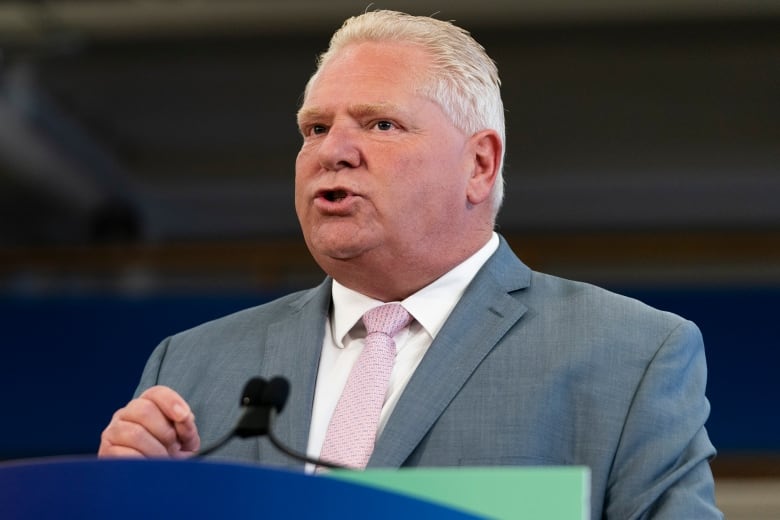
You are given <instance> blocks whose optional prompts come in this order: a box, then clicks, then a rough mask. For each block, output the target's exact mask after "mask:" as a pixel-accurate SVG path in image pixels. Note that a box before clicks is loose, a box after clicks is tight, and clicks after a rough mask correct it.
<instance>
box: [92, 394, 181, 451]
mask: <svg viewBox="0 0 780 520" xmlns="http://www.w3.org/2000/svg"><path fill="white" fill-rule="evenodd" d="M129 406H130V405H128V407H129ZM125 413H126V408H123V409H120V410H118V411H117V413H115V414H114V417H113V419H112V420H111V422H110V423H109V425H108V426H107V427H106V429H105V430H103V434H102V435H101V443H100V448H99V450H98V455H100V456H144V457H164V456H166V455H168V446H166V445H164V444H163V443H162V442H160V440H159V439H158V438H157V437H155V436H154V435H153V434H152V433H151V432H150V431H149V430H148V429H147V428H146V427H144V426H143V425H142V424H140V423H137V422H133V421H128V420H125V419H124V417H125ZM169 429H170V430H171V431H172V432H173V428H172V427H169ZM171 437H173V438H175V433H172V434H171Z"/></svg>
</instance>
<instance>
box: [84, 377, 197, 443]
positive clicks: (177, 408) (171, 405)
mask: <svg viewBox="0 0 780 520" xmlns="http://www.w3.org/2000/svg"><path fill="white" fill-rule="evenodd" d="M199 447H200V436H199V435H198V428H197V426H195V416H194V415H193V413H192V411H191V410H190V407H189V405H188V404H187V402H186V401H185V400H184V399H183V398H182V397H181V396H180V395H179V394H177V393H176V392H175V391H173V390H172V389H170V388H168V387H166V386H154V387H152V388H149V389H148V390H146V391H145V392H144V393H143V394H141V396H140V397H138V398H137V399H133V400H132V401H130V402H129V403H128V404H127V406H125V407H124V408H120V409H119V410H117V412H116V413H115V414H114V416H113V417H112V419H111V422H110V423H109V425H108V426H107V427H106V429H105V430H103V434H102V435H101V437H100V449H99V450H98V456H100V457H176V458H183V457H188V456H190V455H192V454H193V452H195V451H196V450H197V449H198V448H199Z"/></svg>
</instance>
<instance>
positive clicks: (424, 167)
mask: <svg viewBox="0 0 780 520" xmlns="http://www.w3.org/2000/svg"><path fill="white" fill-rule="evenodd" d="M428 62H429V57H428V55H427V54H426V53H425V52H424V51H422V50H421V49H420V48H417V47H414V46H410V45H403V44H388V43H382V44H378V43H372V42H366V43H360V44H352V45H350V46H348V47H347V48H345V49H344V50H343V51H342V52H341V53H340V54H338V55H337V56H336V57H334V58H333V59H332V60H331V61H330V62H329V63H328V64H327V65H325V66H324V68H323V69H322V70H321V72H320V74H319V76H318V77H317V78H316V79H315V81H314V82H313V83H312V85H311V87H310V90H309V93H308V96H307V97H306V99H305V100H304V103H303V106H302V108H301V110H300V112H299V114H298V123H299V127H300V130H301V133H302V135H303V145H302V147H301V150H300V152H299V153H298V158H297V161H296V165H295V167H296V177H295V181H296V182H295V207H296V211H297V214H298V218H299V220H300V223H301V227H302V229H303V233H304V238H305V239H306V243H307V245H308V246H309V249H310V250H311V252H312V254H313V255H314V257H315V259H316V260H317V261H318V263H320V265H321V266H322V267H323V268H324V269H325V270H326V271H327V272H329V273H331V274H333V273H332V272H331V270H330V269H329V267H331V266H333V265H336V264H338V263H339V262H343V261H351V260H355V259H359V260H361V261H362V260H369V261H370V262H373V264H372V265H375V266H376V267H377V268H378V269H379V270H380V271H379V272H381V270H382V269H384V268H385V267H386V265H385V264H386V263H387V262H390V261H394V262H400V263H401V265H402V266H404V263H406V264H407V265H406V266H405V267H412V268H414V266H415V265H416V266H421V267H424V266H423V265H422V264H424V263H425V262H426V261H430V260H429V259H430V258H431V257H432V256H433V255H437V254H439V255H446V253H437V252H436V251H437V248H440V247H442V246H446V245H447V243H448V242H449V243H450V244H451V243H452V241H453V240H454V241H456V242H457V237H458V234H459V233H460V232H462V229H460V227H461V226H462V225H463V221H464V219H465V218H466V214H467V213H468V211H469V208H468V206H469V204H468V201H467V196H466V191H467V184H468V179H469V176H470V168H472V166H471V160H472V157H471V154H470V153H469V138H468V136H466V135H465V134H463V132H461V131H460V130H458V129H457V128H455V126H454V125H453V124H452V122H451V121H450V119H449V118H448V117H447V116H446V115H445V113H444V112H443V110H442V109H441V107H440V106H439V105H438V104H436V103H435V102H433V101H431V100H429V99H427V98H425V97H423V96H421V95H420V94H418V93H417V89H416V86H417V85H418V83H417V82H419V81H420V80H421V79H420V78H421V77H423V75H424V74H425V72H426V66H427V64H428ZM421 263H422V264H421Z"/></svg>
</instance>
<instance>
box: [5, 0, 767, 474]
mask: <svg viewBox="0 0 780 520" xmlns="http://www.w3.org/2000/svg"><path fill="white" fill-rule="evenodd" d="M435 4H436V2H413V3H409V2H379V3H375V4H374V6H375V7H378V8H383V7H390V8H400V9H405V10H409V11H411V12H414V13H416V14H430V13H433V12H436V11H439V13H440V14H439V15H438V16H439V17H440V18H444V19H455V20H456V21H458V22H459V23H460V24H461V25H463V26H465V27H466V28H467V29H469V30H471V31H472V33H473V34H474V35H475V36H476V37H477V39H478V40H479V41H480V42H481V43H483V45H484V46H485V47H486V48H487V50H488V52H489V53H490V54H491V56H493V58H494V59H495V60H496V61H497V62H498V65H499V70H500V71H501V75H502V79H503V92H504V98H505V105H506V109H507V135H508V143H507V161H506V172H505V175H506V180H507V199H506V203H505V207H504V209H503V210H502V213H501V215H500V218H499V230H500V231H501V232H502V233H503V234H504V235H505V236H506V237H507V238H508V239H509V241H510V243H511V244H512V245H513V247H514V248H515V249H516V251H517V252H518V253H519V254H520V255H521V257H522V258H523V259H524V260H525V261H526V262H527V263H529V264H530V265H531V266H532V267H534V268H537V269H540V270H545V271H547V272H552V273H554V274H558V275H562V276H566V277H570V278H577V279H582V280H586V281H590V282H594V283H597V284H600V285H603V286H606V287H608V288H611V289H614V290H618V291H620V292H624V293H627V294H630V295H633V296H636V297H639V298H641V299H643V300H645V301H647V302H648V303H651V304H653V305H656V306H659V307H662V308H665V309H668V310H672V311H675V312H678V313H680V314H682V315H684V316H686V317H688V318H691V319H693V320H694V321H696V322H697V324H698V325H699V326H700V327H701V329H702V331H703V333H704V337H705V343H706V347H707V356H708V361H709V367H710V378H709V391H708V393H709V397H710V400H711V402H712V405H713V409H712V415H711V419H710V423H709V425H708V426H709V429H710V433H711V436H712V438H713V441H714V442H715V443H716V445H717V447H718V448H719V449H720V451H721V454H722V457H723V458H724V460H728V457H729V456H741V455H753V454H758V455H760V456H762V457H763V458H764V460H767V457H771V456H773V454H776V453H778V452H780V424H778V423H780V419H778V414H777V413H776V412H775V410H774V409H775V408H776V407H775V406H774V403H775V401H776V399H777V397H778V396H780V383H779V382H778V380H777V377H775V373H776V370H775V366H777V363H778V362H779V361H780V359H778V358H780V355H779V354H778V347H780V343H779V342H778V339H777V338H778V325H777V321H778V320H777V317H776V316H777V314H778V311H779V310H780V305H779V303H780V203H778V201H779V200H780V124H779V123H778V121H780V95H779V94H778V93H780V5H777V3H776V2H761V1H754V2H748V1H746V2H739V3H736V2H735V3H734V4H738V5H731V6H726V5H722V4H717V3H716V4H713V3H708V2H695V1H691V0H687V1H682V0H681V1H679V2H670V3H668V4H667V3H665V2H650V1H647V2H630V3H629V2H621V1H618V0H612V1H604V2H588V3H583V2H580V3H578V2H569V1H566V0H558V1H555V2H538V3H537V2H523V3H522V5H515V4H517V2H509V1H506V2H501V1H494V2H491V1H483V2H478V3H477V2H452V1H450V2H446V6H444V3H443V5H435ZM365 7H366V6H365V5H363V4H361V3H358V2H303V1H287V2H281V1H267V2H245V1H238V0H230V1H224V2H216V1H215V2H203V1H195V0H180V1H175V2H174V1H171V2H162V1H157V2H156V1H146V2H139V1H129V0H124V1H118V0H115V1H105V2H88V1H66V0H60V1H49V2H46V1H39V2H0V49H1V50H2V54H0V330H2V333H1V334H0V346H1V350H0V396H1V398H2V401H0V403H2V407H3V414H2V415H0V417H2V419H1V420H0V424H1V425H2V426H1V427H0V459H12V458H19V457H37V456H48V455H60V454H71V453H92V452H94V451H95V450H96V448H97V445H98V442H99V434H100V431H101V430H102V428H103V427H104V425H105V424H106V423H107V422H108V420H109V419H110V416H111V413H112V412H113V411H114V410H115V409H116V408H117V407H119V406H121V405H122V404H124V403H125V402H126V401H127V400H128V399H129V398H130V396H131V395H132V391H133V389H134V387H135V384H136V382H137V380H138V377H139V375H140V371H141V369H142V367H143V363H144V361H145V359H146V357H147V356H148V355H149V353H150V352H151V350H152V348H153V347H154V346H155V345H156V344H157V343H158V342H159V341H160V340H162V339H163V338H164V337H165V336H167V335H168V334H171V333H174V332H176V331H178V330H181V329H183V328H187V327H190V326H193V325H195V324H197V323H200V322H202V321H204V320H207V319H211V318H214V317H217V316H220V315H222V314H225V313H227V312H231V311H232V310H236V309H239V308H242V307H245V306H248V305H254V304H256V303H260V302H263V301H266V300H268V299H270V298H272V297H275V296H277V295H279V294H283V293H285V292H288V291H290V290H294V289H297V288H301V287H307V286H309V285H311V284H313V283H316V282H317V281H319V280H320V279H321V277H322V273H321V272H320V271H319V270H318V268H317V267H316V266H315V265H314V264H313V262H312V261H311V259H310V258H309V256H308V254H307V252H306V250H305V247H303V245H302V240H301V238H300V234H299V231H298V228H297V222H296V220H295V215H294V211H293V201H292V192H293V175H294V169H293V163H294V159H295V154H296V152H297V148H298V146H299V137H298V134H297V130H296V127H295V119H294V114H295V111H296V109H297V107H298V104H299V101H300V95H301V91H302V88H303V84H304V82H305V81H306V79H307V78H308V76H309V74H310V73H311V72H312V71H313V68H314V60H315V56H316V54H317V53H318V52H320V51H322V50H324V48H325V47H326V46H327V41H328V38H329V35H330V34H331V33H332V31H333V30H334V29H335V28H336V27H337V26H338V25H339V24H340V22H341V20H343V18H345V17H346V16H348V15H351V14H355V13H359V12H360V11H362V10H364V9H365Z"/></svg>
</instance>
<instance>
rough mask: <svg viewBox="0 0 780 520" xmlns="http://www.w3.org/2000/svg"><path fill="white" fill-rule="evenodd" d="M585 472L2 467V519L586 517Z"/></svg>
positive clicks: (114, 464) (190, 465)
mask: <svg viewBox="0 0 780 520" xmlns="http://www.w3.org/2000/svg"><path fill="white" fill-rule="evenodd" d="M588 477H589V475H588V470H587V468H580V467H565V468H563V467H561V468H557V467H551V468H453V469H444V468H419V469H400V470H369V471H364V472H358V471H355V472H351V471H334V472H329V473H325V474H321V475H305V474H303V473H300V472H293V471H289V470H280V469H271V468H268V467H263V466H257V465H250V464H243V463H221V462H211V461H200V460H179V461H174V460H131V459H101V460H97V459H95V458H65V459H40V460H29V461H19V462H8V463H4V464H0V518H2V519H4V520H5V519H8V520H28V519H30V520H32V519H35V520H39V519H43V520H45V519H61V518H79V519H85V520H89V519H98V518H100V519H104V518H112V519H119V520H122V519H132V520H138V519H139V518H167V519H170V518H195V519H201V518H219V519H222V518H318V519H319V518H339V519H345V518H371V519H380V520H381V519H393V520H397V519H398V518H426V519H433V520H437V519H474V518H513V519H515V518H519V519H522V518H529V519H530V518H533V519H534V520H537V519H555V520H559V519H560V520H568V519H571V520H575V519H576V520H580V519H583V518H588V515H589V478H588Z"/></svg>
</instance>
